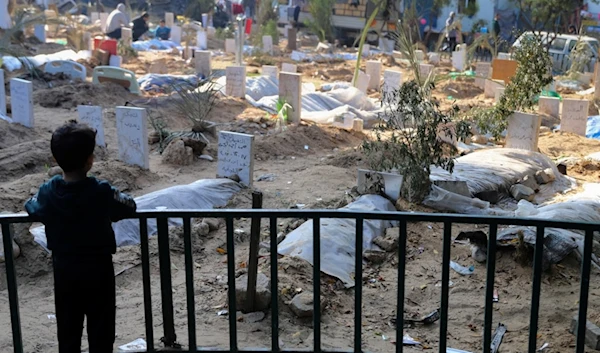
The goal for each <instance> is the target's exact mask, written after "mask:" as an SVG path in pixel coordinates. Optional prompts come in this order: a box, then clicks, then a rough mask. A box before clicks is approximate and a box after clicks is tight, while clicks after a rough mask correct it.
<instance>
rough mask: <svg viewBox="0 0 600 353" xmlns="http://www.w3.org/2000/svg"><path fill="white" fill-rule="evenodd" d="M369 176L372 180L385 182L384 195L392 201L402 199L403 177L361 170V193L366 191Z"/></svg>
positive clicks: (359, 188) (358, 184)
mask: <svg viewBox="0 0 600 353" xmlns="http://www.w3.org/2000/svg"><path fill="white" fill-rule="evenodd" d="M367 176H369V177H370V179H371V180H373V179H376V180H381V181H383V187H384V193H385V194H386V196H388V197H389V198H390V199H392V200H398V199H399V198H400V190H401V189H402V181H403V177H402V175H399V174H393V173H384V172H374V171H372V170H366V169H359V170H358V180H357V183H356V185H357V187H358V190H359V191H363V190H365V189H366V188H367V187H368V186H367V184H368V183H367Z"/></svg>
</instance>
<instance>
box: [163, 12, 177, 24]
mask: <svg viewBox="0 0 600 353" xmlns="http://www.w3.org/2000/svg"><path fill="white" fill-rule="evenodd" d="M174 24H175V14H173V13H172V12H165V26H167V27H169V28H173V25H174Z"/></svg>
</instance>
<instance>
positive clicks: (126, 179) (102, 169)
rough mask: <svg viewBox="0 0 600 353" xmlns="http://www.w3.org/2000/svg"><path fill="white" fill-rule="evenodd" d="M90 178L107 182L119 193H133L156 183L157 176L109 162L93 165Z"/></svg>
mask: <svg viewBox="0 0 600 353" xmlns="http://www.w3.org/2000/svg"><path fill="white" fill-rule="evenodd" d="M89 175H90V176H93V177H95V178H98V179H101V180H107V181H109V182H110V183H111V184H112V185H113V186H114V187H116V188H118V189H119V190H121V191H127V192H131V191H135V190H139V189H141V188H143V187H144V186H148V185H151V184H153V183H155V182H156V181H158V179H159V177H158V175H156V174H154V173H152V172H150V171H149V170H144V169H141V168H139V167H135V166H131V165H126V164H123V163H122V162H119V161H115V160H111V161H101V162H96V163H94V166H93V167H92V170H91V171H90V173H89Z"/></svg>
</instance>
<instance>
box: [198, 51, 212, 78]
mask: <svg viewBox="0 0 600 353" xmlns="http://www.w3.org/2000/svg"><path fill="white" fill-rule="evenodd" d="M211 56H212V53H211V52H210V51H206V50H196V53H195V54H194V63H195V64H196V73H197V74H200V75H202V76H204V77H208V76H210V75H211V73H212V68H211Z"/></svg>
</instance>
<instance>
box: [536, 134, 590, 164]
mask: <svg viewBox="0 0 600 353" xmlns="http://www.w3.org/2000/svg"><path fill="white" fill-rule="evenodd" d="M538 147H539V149H540V152H542V153H543V154H545V155H547V156H549V157H550V158H561V157H585V156H587V155H589V154H591V153H594V152H598V151H600V141H598V140H594V139H588V138H585V137H583V136H579V135H575V134H571V133H568V132H560V131H558V132H555V133H550V134H546V135H542V136H540V139H539V142H538Z"/></svg>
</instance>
